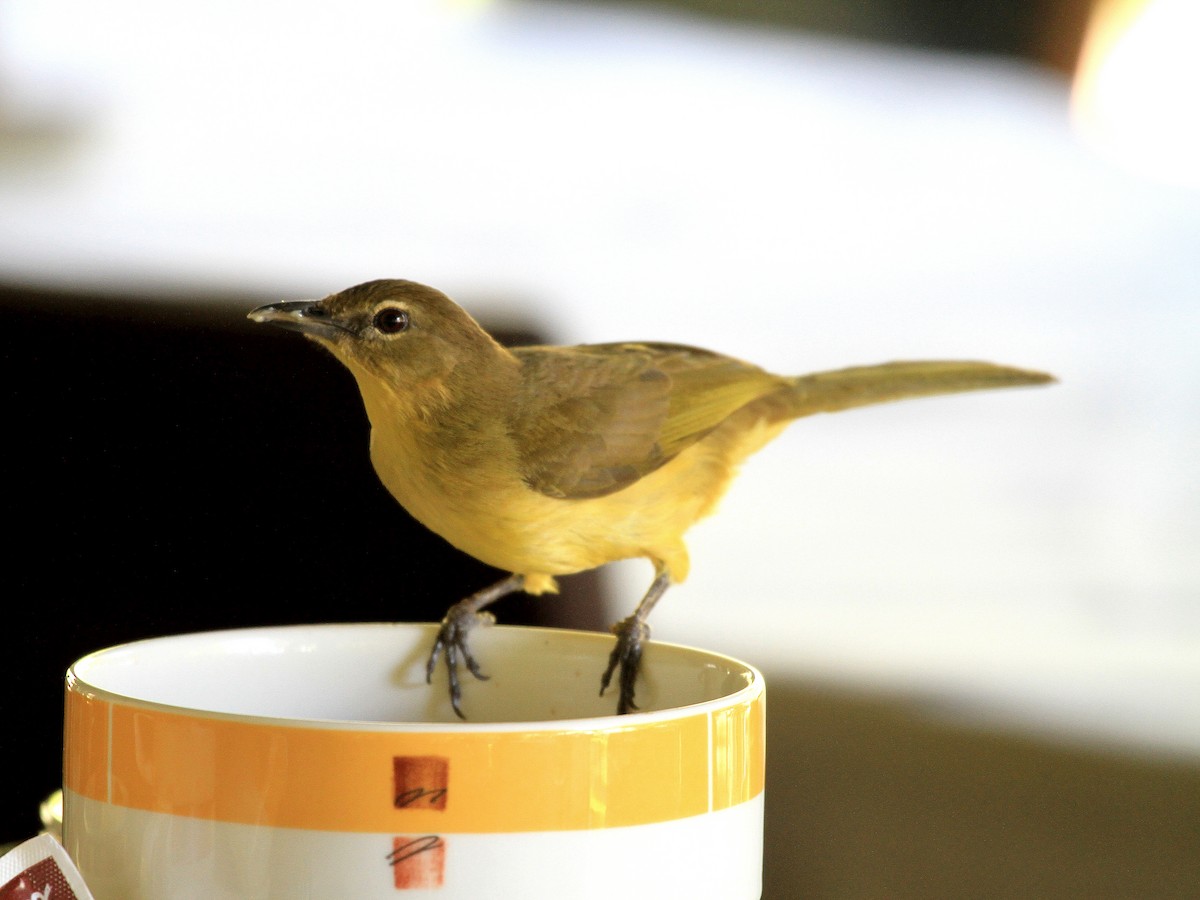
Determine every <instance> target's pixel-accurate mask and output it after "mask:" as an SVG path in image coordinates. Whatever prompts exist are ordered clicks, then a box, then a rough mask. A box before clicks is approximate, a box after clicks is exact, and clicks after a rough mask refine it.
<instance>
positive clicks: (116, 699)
mask: <svg viewBox="0 0 1200 900" xmlns="http://www.w3.org/2000/svg"><path fill="white" fill-rule="evenodd" d="M437 627H438V625H437V624H436V623H430V622H383V621H380V622H318V623H297V624H288V625H256V626H247V627H239V628H221V629H207V630H202V631H195V632H180V633H178V634H168V635H159V636H155V637H147V638H139V639H137V640H133V641H127V642H124V643H120V644H113V645H112V646H109V647H103V648H100V649H98V650H93V651H91V652H90V653H87V654H85V655H83V656H81V657H79V658H78V659H76V660H75V661H74V662H72V663H71V664H70V666H68V668H67V672H66V688H67V690H68V691H69V692H73V693H77V694H81V695H83V696H85V697H87V698H89V699H91V698H94V699H97V700H102V701H106V702H109V703H116V704H118V705H122V706H132V707H137V708H141V709H147V710H155V711H159V712H166V713H174V714H178V715H186V716H189V717H192V718H203V719H212V720H223V721H231V722H243V723H252V724H256V725H267V726H272V727H282V728H286V727H291V728H320V729H330V730H343V731H394V732H397V733H403V732H421V733H443V732H444V733H462V734H470V733H476V734H485V733H495V732H513V731H575V730H583V731H601V730H614V729H617V730H625V729H628V728H631V727H637V726H645V725H649V724H653V723H656V722H666V721H671V720H674V719H678V718H684V717H688V716H695V715H700V714H703V713H708V712H712V711H714V710H720V709H726V708H728V707H730V706H735V705H738V704H741V703H745V702H748V701H750V700H752V699H754V698H755V697H757V696H758V695H759V694H761V693H762V692H763V690H764V688H765V683H764V680H763V676H762V673H761V672H760V671H759V670H758V669H757V668H756V667H754V666H753V665H751V664H750V663H747V662H743V661H742V660H739V659H737V658H735V657H732V656H729V655H727V654H723V653H719V652H716V651H713V650H707V649H704V648H700V647H694V646H691V645H688V644H679V643H673V642H669V641H657V640H649V641H647V642H646V648H647V650H650V649H651V648H654V650H655V652H658V653H664V652H665V653H671V654H699V656H700V657H701V658H702V659H703V660H704V661H705V662H707V663H710V664H711V663H715V664H724V665H725V666H727V667H728V669H729V671H730V672H731V674H734V675H735V676H736V675H738V674H740V675H741V676H742V678H744V679H745V683H744V684H743V685H742V686H741V687H739V688H738V689H737V690H734V691H731V692H729V693H726V694H723V695H722V696H720V697H714V698H712V699H710V700H703V701H700V702H697V703H690V704H684V705H682V706H672V707H668V708H665V709H655V710H645V711H634V712H630V713H626V714H624V715H617V714H616V713H615V712H614V713H610V714H606V715H600V716H585V717H572V718H562V719H530V720H523V721H501V722H472V721H470V720H469V719H468V720H467V721H465V722H464V721H461V720H454V721H403V722H397V721H386V720H375V719H352V718H321V717H311V718H310V717H298V716H287V715H280V716H273V715H268V714H261V713H245V712H231V711H223V710H215V709H205V708H199V707H192V706H185V705H182V704H176V703H168V702H165V701H161V700H150V699H146V698H142V697H136V696H132V695H130V694H128V693H123V692H121V691H116V690H112V689H110V688H105V687H101V686H99V685H96V684H94V683H92V682H91V681H89V680H88V678H87V676H86V674H84V671H86V669H87V667H88V666H89V665H95V664H97V663H98V662H100V661H101V660H102V659H103V658H104V657H109V656H115V655H117V654H122V653H130V652H133V651H134V650H136V648H138V647H142V646H145V645H147V644H160V645H161V644H169V643H174V642H178V643H181V644H182V643H185V642H190V641H196V640H202V639H204V638H223V639H237V638H254V637H265V636H267V635H281V634H282V635H288V634H293V635H294V634H296V633H298V632H303V631H320V632H326V633H328V632H333V631H351V630H363V629H365V630H374V629H379V628H389V629H392V628H399V629H409V630H411V629H416V630H419V631H424V632H427V633H428V636H429V637H430V639H432V637H433V635H434V633H435V631H436V629H437ZM487 630H488V631H490V632H496V633H503V634H506V635H509V636H515V637H519V636H521V635H529V636H542V637H544V636H546V635H553V636H554V638H556V639H559V640H564V639H565V640H577V641H580V640H581V641H594V642H600V641H603V642H605V643H606V644H608V643H610V642H611V640H612V638H611V637H610V636H609V635H607V634H605V633H603V632H597V631H583V630H579V629H570V628H553V627H546V626H533V625H493V626H490V627H489V628H488V629H487ZM81 670H84V671H81Z"/></svg>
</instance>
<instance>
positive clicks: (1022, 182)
mask: <svg viewBox="0 0 1200 900" xmlns="http://www.w3.org/2000/svg"><path fill="white" fill-rule="evenodd" d="M1102 6H1103V5H1102ZM1140 6H1141V5H1140V4H1137V3H1134V4H1121V3H1110V4H1108V5H1107V7H1105V8H1104V9H1100V10H1099V12H1098V14H1097V15H1098V16H1099V17H1100V18H1101V19H1103V20H1104V21H1106V22H1109V23H1110V24H1111V22H1112V21H1118V23H1124V24H1126V25H1128V24H1129V23H1130V22H1133V21H1135V18H1136V15H1135V14H1136V13H1137V11H1138V9H1139V8H1140ZM967 8H969V5H964V7H963V9H967ZM1158 10H1159V12H1157V13H1156V15H1158V16H1159V17H1160V18H1161V17H1162V16H1163V15H1172V14H1173V15H1175V16H1177V17H1178V18H1176V19H1175V20H1174V21H1173V22H1172V23H1171V24H1170V25H1169V26H1167V27H1165V28H1161V29H1160V31H1161V32H1162V33H1165V34H1167V35H1170V36H1173V39H1174V44H1173V45H1172V44H1168V46H1167V49H1163V50H1154V49H1151V50H1150V51H1149V52H1147V51H1145V50H1144V49H1143V50H1141V51H1139V52H1140V53H1141V57H1140V58H1141V59H1143V60H1151V61H1153V62H1154V65H1152V66H1149V70H1147V66H1146V65H1143V66H1142V67H1141V68H1138V66H1137V60H1138V58H1139V56H1138V52H1135V51H1136V50H1137V47H1136V46H1135V48H1134V50H1128V48H1127V45H1122V44H1121V43H1120V40H1122V39H1124V38H1121V37H1120V35H1117V36H1114V34H1116V32H1112V31H1106V32H1105V33H1104V36H1103V39H1101V38H1096V37H1095V36H1094V35H1093V38H1092V40H1093V43H1092V44H1091V45H1089V48H1090V52H1091V56H1087V55H1086V54H1085V62H1087V63H1088V65H1089V66H1091V68H1089V69H1088V70H1087V73H1086V74H1087V77H1086V78H1083V79H1081V80H1080V82H1079V87H1078V90H1079V91H1081V92H1084V93H1081V94H1077V96H1076V99H1075V106H1074V109H1075V113H1074V114H1073V113H1072V84H1071V79H1070V78H1068V77H1067V76H1066V75H1064V74H1063V73H1062V72H1059V71H1055V70H1054V69H1052V68H1050V67H1048V66H1046V65H1040V64H1038V63H1037V62H1033V61H1029V60H1020V59H1015V58H1013V57H1002V56H994V55H978V54H968V53H954V52H940V51H933V50H930V49H928V48H924V49H922V48H914V47H906V46H897V45H887V44H884V43H881V42H876V41H868V40H860V39H855V38H851V37H838V36H835V35H830V34H828V33H821V32H809V31H804V30H798V29H784V28H773V27H770V26H769V25H767V24H764V23H762V22H759V23H742V22H731V21H729V20H725V19H722V18H717V17H712V16H701V15H697V14H693V13H689V12H686V11H681V10H673V9H668V8H666V7H641V6H639V5H634V4H625V5H603V4H583V3H563V2H559V3H555V2H537V0H528V2H522V0H495V2H458V3H454V2H449V0H446V2H439V0H407V2H404V3H386V2H375V0H346V2H343V3H340V4H336V5H334V4H328V3H300V2H290V3H286V4H285V3H275V2H259V3H250V4H248V3H234V2H229V0H214V2H209V3H205V4H192V5H182V4H172V3H164V4H154V5H146V4H141V3H133V2H127V0H126V2H122V0H113V2H110V3H107V4H94V3H84V2H78V0H75V2H72V0H40V2H32V0H9V2H8V3H6V4H5V5H4V6H3V7H0V87H2V88H3V94H2V95H0V101H2V102H0V111H2V112H3V117H2V120H0V121H2V123H3V134H2V135H0V154H2V155H0V277H3V278H4V279H5V280H7V281H9V282H13V283H19V284H26V285H37V286H46V287H55V286H60V285H80V284H84V285H91V286H104V287H108V288H113V289H128V288H134V287H138V286H146V285H152V286H154V287H155V288H156V289H158V290H160V291H165V292H167V293H169V292H170V291H171V290H175V289H187V290H189V291H195V290H198V289H201V290H202V289H204V288H206V287H209V286H212V287H220V288H223V289H224V288H229V287H230V286H233V287H236V288H242V289H247V290H250V291H256V292H258V293H260V294H263V293H265V294H270V295H275V296H280V297H292V296H311V295H319V294H324V293H327V292H329V291H332V290H336V289H339V288H341V287H344V286H348V285H350V284H353V283H356V282H359V281H363V280H367V279H369V278H375V277H383V276H395V277H406V278H413V279H416V280H420V281H424V282H426V283H429V284H432V285H435V286H437V287H439V288H441V289H443V290H445V291H447V292H448V293H450V294H451V296H454V297H456V298H457V299H458V300H460V302H462V303H463V304H464V305H466V306H468V308H470V309H471V311H472V312H474V313H476V314H477V315H479V316H480V317H483V318H485V319H487V320H488V321H491V322H496V321H506V320H510V319H511V320H517V319H529V318H532V319H533V320H535V321H537V322H539V323H541V325H542V327H543V328H544V329H545V332H546V333H547V334H548V335H549V337H550V338H551V339H553V340H554V341H556V342H563V343H576V342H593V341H608V340H620V339H660V340H674V341H680V342H687V343H694V344H698V345H701V346H706V347H710V348H713V349H716V350H720V351H723V352H726V353H730V354H733V355H737V356H741V357H744V358H747V359H750V360H753V361H755V362H757V363H759V364H762V365H764V366H766V367H768V368H771V369H774V370H776V371H779V372H785V373H801V372H805V371H811V370H816V369H821V368H834V367H840V366H844V365H852V364H859V363H870V362H878V361H884V360H887V359H893V358H922V357H948V358H979V359H988V360H992V361H996V362H1003V363H1009V364H1015V365H1020V366H1026V367H1030V368H1040V369H1044V370H1047V371H1050V372H1052V373H1054V374H1055V375H1056V376H1057V377H1058V378H1059V379H1060V383H1059V384H1058V385H1056V386H1053V387H1050V388H1045V389H1037V390H1022V391H1010V392H1003V393H994V394H976V395H966V396H961V397H953V398H942V399H935V400H927V401H919V402H913V403H908V404H901V405H896V406H892V407H885V408H878V409H868V410H863V411H855V412H853V413H850V414H846V415H844V416H836V417H822V418H817V419H811V420H805V421H801V422H798V423H796V424H795V425H794V426H793V427H792V428H791V429H790V430H789V431H788V432H786V433H785V434H784V436H783V437H781V438H780V439H779V440H778V441H777V442H776V443H774V444H773V445H771V446H770V447H769V448H767V449H766V450H765V451H764V452H763V453H762V454H760V455H759V456H758V457H756V458H754V459H753V460H751V461H750V462H749V463H748V464H747V466H746V467H745V470H744V473H743V476H742V477H741V479H740V480H739V481H737V482H736V483H735V485H734V487H733V490H732V491H731V492H730V494H729V495H728V497H727V499H726V501H725V502H724V504H723V506H722V509H721V510H720V512H719V514H718V515H717V516H716V517H714V518H713V519H711V520H709V521H706V522H704V523H702V524H701V525H700V526H698V527H697V528H696V529H695V531H694V532H693V537H692V540H691V549H692V555H693V570H692V577H691V579H690V580H689V582H688V583H687V584H686V585H684V586H682V587H680V588H678V589H675V590H673V591H672V592H671V593H670V594H669V595H668V596H667V598H666V600H665V601H664V602H663V603H662V604H661V605H660V607H659V609H658V611H657V612H656V614H655V616H654V618H653V620H652V624H653V626H654V634H655V637H656V638H659V639H662V640H668V641H675V642H683V643H694V644H701V645H704V646H706V647H709V648H712V649H717V650H720V651H724V652H728V653H730V654H732V655H736V656H739V657H741V658H744V659H746V660H748V661H750V662H753V663H755V664H757V665H759V666H760V667H761V668H762V669H763V670H764V671H765V673H766V674H767V677H768V683H769V684H774V683H776V681H780V682H785V681H788V680H807V681H810V682H817V683H825V682H828V683H831V684H839V685H848V686H852V687H853V688H854V689H856V690H857V689H863V690H868V691H881V692H884V693H888V694H898V695H901V696H905V697H908V698H911V699H916V700H917V701H919V702H921V703H924V704H926V705H928V706H929V707H930V708H933V709H938V710H940V711H941V714H943V715H952V716H958V715H962V716H966V717H968V718H970V719H972V720H973V721H979V722H984V723H988V724H989V725H990V726H992V727H1005V728H1016V729H1018V730H1019V731H1023V732H1029V733H1035V734H1038V733H1040V734H1045V735H1053V736H1054V738H1055V739H1056V740H1067V741H1075V740H1082V739H1087V740H1091V741H1095V740H1100V741H1101V743H1102V744H1105V745H1108V746H1112V747H1119V748H1125V749H1126V750H1129V749H1132V750H1135V751H1147V752H1153V753H1167V754H1172V755H1181V756H1183V757H1185V758H1194V757H1195V755H1196V754H1197V753H1198V752H1200V714H1198V712H1197V710H1198V709H1200V552H1198V551H1197V548H1198V547H1200V466H1198V464H1197V459H1198V458H1200V415H1198V413H1200V355H1198V353H1197V344H1198V340H1200V302H1198V301H1200V189H1198V185H1200V163H1197V162H1196V161H1197V160H1198V159H1200V136H1198V133H1197V125H1196V122H1197V117H1196V114H1195V109H1196V106H1195V99H1196V86H1197V84H1200V75H1198V74H1197V72H1196V71H1195V69H1194V68H1193V69H1192V70H1190V71H1189V70H1188V68H1187V66H1188V65H1191V66H1195V63H1194V62H1192V63H1188V62H1187V60H1186V54H1180V53H1179V50H1178V47H1179V46H1190V47H1192V48H1194V47H1195V46H1196V43H1197V40H1198V39H1200V23H1198V22H1197V16H1196V14H1195V7H1194V6H1192V5H1191V4H1189V3H1188V2H1187V0H1181V2H1175V3H1172V2H1170V0H1166V2H1163V3H1160V5H1159V7H1158ZM1163 10H1165V13H1164V12H1163ZM1114 11H1115V12H1114ZM1104 16H1107V18H1104ZM1151 24H1153V21H1152V22H1151ZM1138 27H1139V28H1140V31H1136V30H1135V31H1134V32H1133V33H1134V34H1136V35H1140V36H1142V37H1144V36H1145V33H1146V31H1147V28H1149V27H1150V26H1147V25H1146V24H1145V22H1144V21H1143V22H1142V24H1141V25H1139V26H1138ZM1097 42H1099V43H1097ZM1121 46H1124V47H1126V49H1125V50H1124V51H1123V55H1121V54H1118V56H1117V57H1115V58H1118V59H1121V60H1125V61H1128V60H1130V59H1132V60H1133V63H1132V64H1130V65H1131V66H1132V69H1131V71H1132V72H1133V73H1134V74H1132V75H1130V74H1126V75H1125V76H1124V80H1119V79H1118V80H1117V81H1116V82H1114V81H1113V78H1115V77H1116V75H1112V74H1111V73H1109V75H1108V76H1106V77H1107V78H1108V80H1107V81H1106V80H1105V78H1101V77H1100V76H1099V75H1097V73H1098V72H1101V70H1102V65H1103V62H1104V60H1103V59H1102V58H1101V50H1108V51H1111V50H1112V49H1113V48H1114V47H1121ZM1172 47H1173V48H1174V49H1172ZM1097 48H1099V49H1097ZM1109 56H1110V57H1111V54H1110V55H1109ZM1194 56H1195V54H1194V53H1193V54H1192V57H1193V59H1194ZM1106 58H1109V57H1106ZM1119 74H1120V72H1117V75H1119ZM1138 78H1143V79H1149V80H1144V81H1138V80H1137V79H1138ZM1131 79H1132V81H1131ZM1114 83H1115V84H1116V85H1117V87H1116V88H1113V87H1112V85H1113V84H1114ZM1131 83H1132V84H1133V85H1134V88H1132V89H1131V88H1130V87H1129V86H1130V84H1131ZM1106 85H1107V87H1106ZM1130 90H1133V92H1134V93H1133V96H1134V98H1135V100H1134V101H1132V102H1131V101H1129V99H1128V97H1129V92H1130ZM1105 91H1108V92H1109V93H1105ZM1113 91H1115V92H1116V93H1115V94H1113ZM1139 92H1140V93H1139ZM1113 96H1116V97H1117V100H1112V99H1111V98H1112V97H1113ZM1139 97H1140V98H1141V99H1142V101H1143V102H1140V103H1139V102H1136V98H1139ZM1122 98H1124V99H1122ZM1122 103H1123V104H1124V105H1122ZM1189 104H1190V105H1189ZM1122 115H1124V116H1125V117H1126V118H1124V119H1123V118H1122ZM1156 129H1159V130H1156ZM1189 141H1190V142H1191V143H1190V144H1189ZM614 574H615V577H614V579H613V581H612V582H611V584H612V590H611V594H612V595H613V596H614V597H615V598H619V600H618V602H615V603H614V604H613V609H612V610H611V612H612V615H613V616H616V615H624V614H625V610H626V609H627V608H631V607H632V605H633V604H634V603H635V602H636V599H637V598H638V597H639V596H640V594H641V592H642V591H643V590H644V588H645V586H646V584H647V583H648V581H649V578H650V570H649V567H648V566H647V565H645V564H644V563H627V564H621V565H619V566H617V567H615V572H614Z"/></svg>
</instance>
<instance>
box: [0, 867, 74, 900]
mask: <svg viewBox="0 0 1200 900" xmlns="http://www.w3.org/2000/svg"><path fill="white" fill-rule="evenodd" d="M0 900H79V897H78V895H77V894H76V893H75V892H74V891H73V890H71V885H70V884H69V883H68V882H67V876H66V875H64V874H63V871H62V869H60V868H59V867H58V862H57V861H56V860H55V859H54V858H53V857H47V858H46V859H43V860H41V861H40V862H36V863H34V864H33V865H32V866H30V867H29V868H28V869H26V870H25V871H24V872H22V873H21V874H20V875H18V876H17V877H16V878H13V879H12V880H11V881H9V882H8V883H7V884H5V885H3V886H0Z"/></svg>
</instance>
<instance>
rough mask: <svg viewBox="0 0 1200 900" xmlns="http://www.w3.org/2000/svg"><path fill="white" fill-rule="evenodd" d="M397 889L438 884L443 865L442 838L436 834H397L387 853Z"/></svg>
mask: <svg viewBox="0 0 1200 900" xmlns="http://www.w3.org/2000/svg"><path fill="white" fill-rule="evenodd" d="M388 860H389V861H390V862H391V864H392V875H393V877H394V878H395V883H396V889H397V890H401V891H403V890H412V889H417V888H440V887H441V886H442V878H443V875H444V872H445V867H446V842H445V841H443V840H442V839H441V838H440V837H438V836H437V835H436V834H423V835H397V836H396V837H394V838H392V852H391V853H390V854H388Z"/></svg>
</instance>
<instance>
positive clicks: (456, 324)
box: [249, 279, 505, 389]
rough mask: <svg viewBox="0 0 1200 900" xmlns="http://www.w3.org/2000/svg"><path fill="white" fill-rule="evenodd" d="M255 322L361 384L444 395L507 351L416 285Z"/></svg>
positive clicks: (293, 304)
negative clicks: (311, 344) (305, 341)
mask: <svg viewBox="0 0 1200 900" xmlns="http://www.w3.org/2000/svg"><path fill="white" fill-rule="evenodd" d="M249 318H250V319H251V320H253V321H255V322H263V323H266V324H269V325H278V326H280V327H281V328H286V329H289V330H291V331H299V332H300V333H301V334H303V335H304V336H305V337H308V338H311V339H312V340H314V341H316V342H317V343H319V344H321V345H322V346H324V347H326V348H327V349H328V350H329V351H330V352H332V353H333V355H334V356H336V357H337V358H338V359H339V360H340V361H341V362H342V363H343V364H344V365H346V367H347V368H349V369H350V370H351V371H352V372H353V373H354V375H355V377H356V378H358V379H359V381H360V383H361V382H362V380H363V377H364V376H367V377H374V378H376V379H379V380H380V381H383V382H385V383H388V384H393V385H396V386H398V387H403V386H408V387H416V386H419V385H428V386H430V387H432V388H435V389H440V388H441V387H443V386H444V385H445V382H446V380H447V379H448V378H449V377H450V375H451V373H453V372H454V371H455V370H456V369H458V368H459V367H462V366H466V367H467V368H469V369H476V370H478V368H479V367H480V366H487V365H488V364H489V363H490V362H491V361H492V360H494V359H497V358H502V357H503V356H504V355H505V351H504V350H503V349H502V348H501V347H500V345H499V344H497V343H496V342H495V341H494V340H493V339H492V338H491V336H490V335H489V334H488V333H487V332H486V331H484V330H483V328H481V327H480V326H479V324H478V323H477V322H476V321H475V320H474V319H473V318H471V316H469V315H468V314H467V313H466V311H465V310H463V309H462V308H461V307H460V306H458V304H456V303H455V302H454V301H453V300H451V299H450V298H449V297H447V296H446V295H445V294H443V293H441V292H440V291H436V290H434V289H433V288H430V287H426V286H425V285H422V284H417V283H416V282H413V281H402V280H399V279H383V280H379V281H368V282H366V283H364V284H359V285H356V286H354V287H352V288H347V289H346V290H344V291H339V292H338V293H336V294H330V295H329V296H328V297H325V298H324V299H322V300H289V301H285V302H283V303H274V304H271V305H269V306H260V307H259V308H258V309H255V310H253V311H251V312H250V314H249Z"/></svg>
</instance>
